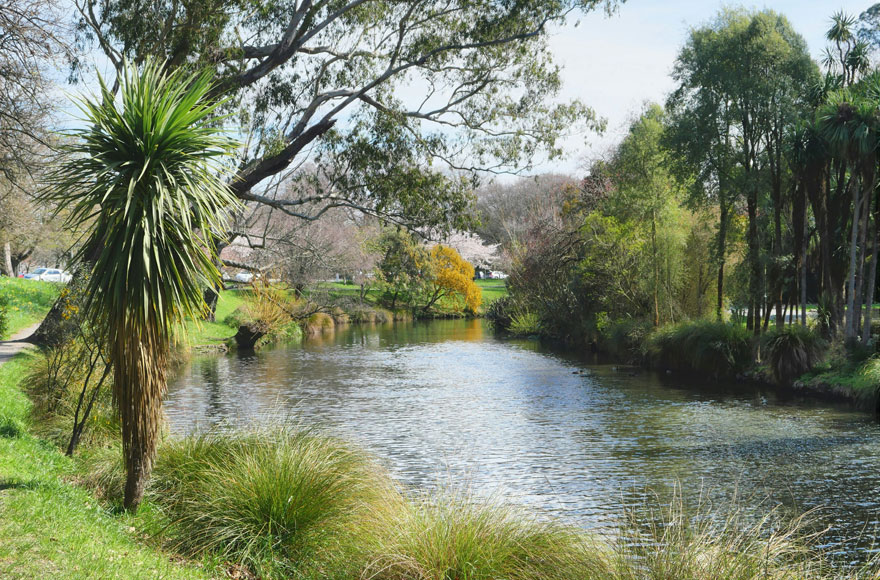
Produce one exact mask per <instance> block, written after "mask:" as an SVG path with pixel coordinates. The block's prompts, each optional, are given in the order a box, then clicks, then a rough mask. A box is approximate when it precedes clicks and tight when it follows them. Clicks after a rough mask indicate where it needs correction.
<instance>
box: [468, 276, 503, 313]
mask: <svg viewBox="0 0 880 580" xmlns="http://www.w3.org/2000/svg"><path fill="white" fill-rule="evenodd" d="M474 282H476V283H477V286H479V287H480V290H481V291H482V292H483V308H484V309H485V308H486V307H487V306H489V305H490V304H492V303H493V302H495V301H496V300H498V299H499V298H504V297H505V296H507V282H505V281H504V280H474Z"/></svg>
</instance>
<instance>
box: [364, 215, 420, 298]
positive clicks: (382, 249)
mask: <svg viewBox="0 0 880 580" xmlns="http://www.w3.org/2000/svg"><path fill="white" fill-rule="evenodd" d="M376 248H377V250H378V251H379V253H380V254H381V255H382V257H381V259H380V260H379V264H378V266H377V280H378V282H379V287H380V290H381V292H382V295H383V300H384V301H385V302H386V304H388V306H389V307H390V308H391V309H392V310H394V309H395V308H397V306H398V303H401V302H402V303H404V304H407V305H413V304H414V303H415V301H416V297H417V296H419V295H420V294H421V293H422V286H423V285H424V284H425V276H424V272H425V271H426V269H427V264H428V261H429V258H428V253H427V251H426V249H425V247H424V246H422V245H421V244H419V243H418V242H417V241H416V240H415V239H414V238H413V236H412V234H410V233H409V232H406V231H404V230H402V229H399V228H394V229H388V230H386V231H385V232H384V233H383V234H382V235H381V236H380V237H379V239H378V241H377V242H376Z"/></svg>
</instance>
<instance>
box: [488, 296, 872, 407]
mask: <svg viewBox="0 0 880 580" xmlns="http://www.w3.org/2000/svg"><path fill="white" fill-rule="evenodd" d="M493 322H495V324H496V327H500V328H501V331H502V333H504V334H506V335H508V336H518V335H520V336H522V335H525V336H533V337H542V338H543V339H545V340H550V341H554V340H559V339H554V338H552V337H550V338H547V337H546V336H545V335H546V334H547V333H546V332H545V329H543V328H542V327H541V325H540V321H539V320H538V319H537V317H535V316H530V315H529V314H528V313H525V314H523V313H518V314H515V315H514V316H507V317H506V318H505V317H502V318H501V320H500V321H499V320H497V319H496V320H494V321H493ZM499 322H500V324H499ZM505 325H506V326H505ZM562 342H563V343H564V344H568V348H573V347H574V345H581V346H579V347H577V348H587V349H589V350H591V351H593V352H599V353H602V354H603V355H605V356H608V357H610V358H611V359H612V360H614V361H616V362H619V363H621V364H625V365H634V366H639V367H642V368H645V369H653V370H658V371H661V372H665V373H669V374H678V375H682V376H685V377H689V378H699V379H701V380H702V381H712V382H717V381H738V382H743V383H755V384H760V385H762V386H764V387H767V388H770V389H774V390H777V391H778V392H780V393H784V394H788V393H796V394H798V395H803V396H808V397H812V398H816V399H818V400H823V401H829V402H836V403H845V404H848V405H850V406H852V407H853V408H856V409H859V410H866V411H871V412H873V411H876V410H877V409H878V404H880V354H877V353H876V352H875V351H874V349H873V347H872V348H867V349H866V348H864V347H861V346H852V347H848V346H846V345H844V344H843V343H842V342H841V341H832V342H829V341H826V340H825V339H823V338H821V337H820V336H819V334H818V332H817V331H816V330H815V329H813V328H811V327H806V328H805V327H801V326H800V325H786V326H784V327H782V328H776V327H775V326H774V327H771V328H770V329H769V330H768V332H766V333H765V334H763V335H762V336H761V337H755V336H754V335H753V334H752V332H750V331H748V330H747V329H746V328H745V326H744V325H742V324H737V323H733V322H718V321H714V320H695V321H689V322H683V323H679V324H675V325H668V326H663V327H659V328H655V327H654V326H653V325H652V324H651V323H650V322H649V321H645V320H636V319H624V320H619V321H615V322H608V323H605V324H603V325H601V326H600V327H599V328H598V329H596V331H595V332H593V333H592V334H591V336H590V337H588V338H584V339H582V340H574V341H572V340H568V341H565V340H563V341H562ZM572 343H574V345H573V344H572ZM585 343H586V345H585Z"/></svg>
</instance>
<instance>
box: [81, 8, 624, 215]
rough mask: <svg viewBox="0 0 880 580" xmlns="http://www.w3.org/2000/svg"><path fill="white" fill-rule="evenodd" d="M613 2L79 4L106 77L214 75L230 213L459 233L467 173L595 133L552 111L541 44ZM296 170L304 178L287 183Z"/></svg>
mask: <svg viewBox="0 0 880 580" xmlns="http://www.w3.org/2000/svg"><path fill="white" fill-rule="evenodd" d="M614 4H615V2H614V0H607V1H602V0H530V1H523V0H515V1H512V2H497V1H495V0H452V1H438V0H414V1H409V2H399V1H395V0H350V1H347V2H341V1H336V0H298V1H294V2H291V1H281V0H269V1H267V2H260V3H258V4H253V3H250V2H247V1H245V0H191V1H187V2H143V1H142V0H109V1H104V0H101V1H99V0H77V6H78V8H79V11H80V14H81V22H80V27H79V30H80V31H81V36H82V39H83V40H92V41H94V42H95V43H97V45H98V46H99V47H100V48H101V49H102V50H103V52H104V53H105V54H106V55H107V57H108V58H109V59H110V60H111V62H113V63H114V64H115V65H116V66H117V68H118V67H120V63H121V62H122V59H123V58H124V57H128V58H130V59H132V60H133V61H135V62H140V61H142V60H143V59H144V58H146V57H147V56H150V55H152V56H154V57H156V58H157V59H159V60H161V61H163V62H164V63H165V66H166V67H167V68H168V69H172V70H173V69H176V68H178V67H188V66H192V65H199V66H208V67H210V68H212V69H213V70H214V72H215V74H216V78H217V79H218V84H217V86H216V88H215V93H217V94H228V95H231V96H232V97H233V98H232V99H231V100H230V101H229V102H228V104H227V110H229V111H231V112H234V117H233V121H234V122H235V123H236V124H237V125H238V126H239V127H242V128H245V130H247V132H248V139H247V140H246V146H245V148H244V149H243V150H241V152H240V165H239V168H238V172H237V175H236V176H235V179H233V180H232V181H231V182H230V183H231V187H232V189H233V191H234V192H235V194H236V195H237V196H238V198H239V199H241V200H243V201H246V202H253V203H258V204H263V205H266V206H269V207H273V208H275V209H276V210H278V211H279V212H282V213H287V214H289V215H292V216H294V217H297V218H301V219H305V220H315V219H319V218H320V217H321V216H322V215H324V213H325V212H326V211H327V210H328V209H330V208H334V207H347V208H352V209H357V210H359V211H362V212H364V213H367V214H373V215H379V216H382V217H383V218H385V219H387V220H390V221H392V222H395V223H398V224H404V225H407V226H428V225H430V226H444V227H447V226H452V225H455V226H460V225H467V222H468V214H467V211H466V210H467V209H468V206H469V204H470V196H469V192H470V190H471V189H472V186H473V183H474V182H473V178H474V171H475V170H477V169H485V170H489V171H507V170H511V169H512V168H515V169H517V170H519V169H523V168H527V167H528V161H529V160H530V159H531V157H532V156H533V155H534V154H535V153H537V152H539V151H546V152H548V153H549V154H550V155H551V156H554V155H556V154H558V153H559V148H558V146H557V141H556V139H557V136H558V135H559V134H560V133H561V132H562V131H563V130H569V129H570V128H571V127H572V125H586V126H589V127H593V128H597V127H599V125H600V123H598V122H597V120H596V118H595V116H594V114H593V112H592V111H591V110H590V109H588V108H587V107H585V106H583V105H582V104H580V103H577V102H574V103H567V104H559V105H557V104H552V103H553V99H552V96H553V95H554V94H556V93H557V91H558V90H559V88H560V79H559V74H558V69H557V67H556V66H555V65H554V64H553V63H552V60H551V58H550V55H549V52H548V49H547V35H546V30H547V27H548V25H551V24H554V23H559V22H562V21H563V20H564V19H565V18H566V16H567V15H569V14H570V13H572V12H574V11H584V12H587V11H590V10H593V9H595V8H596V7H597V6H599V5H605V6H606V7H608V8H609V9H610V8H611V7H613V6H614ZM306 160H310V161H311V162H312V166H313V167H314V168H316V171H308V172H299V171H298V168H300V167H302V166H303V164H304V163H305V161H306ZM283 180H287V181H291V180H292V181H293V182H294V183H295V184H297V187H294V189H293V191H289V190H288V191H285V190H284V189H279V188H276V187H275V186H276V185H277V184H278V183H280V182H281V181H283ZM306 192H308V194H306Z"/></svg>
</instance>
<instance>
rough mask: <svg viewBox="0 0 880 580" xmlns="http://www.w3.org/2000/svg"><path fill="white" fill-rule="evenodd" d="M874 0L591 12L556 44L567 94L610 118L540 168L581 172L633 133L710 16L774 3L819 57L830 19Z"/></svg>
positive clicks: (633, 2) (668, 0) (641, 0)
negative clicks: (634, 122)
mask: <svg viewBox="0 0 880 580" xmlns="http://www.w3.org/2000/svg"><path fill="white" fill-rule="evenodd" d="M873 4H874V2H871V1H867V2H866V1H861V2H855V1H852V0H839V1H837V2H835V1H827V0H826V1H820V0H784V1H782V0H781V1H774V2H766V3H764V4H750V3H748V2H746V3H730V2H719V1H716V0H704V1H700V0H628V1H627V2H626V3H625V4H623V5H622V6H620V8H619V10H618V12H617V14H615V15H613V16H610V17H606V16H605V15H604V14H603V13H602V12H595V13H593V14H590V15H587V16H584V17H582V18H581V19H580V23H579V24H578V25H577V26H575V25H574V24H573V23H572V24H570V25H568V26H565V27H563V28H558V29H555V30H553V31H552V33H551V40H550V46H551V49H552V51H553V53H554V55H555V57H556V59H557V62H558V63H559V64H561V65H562V66H563V67H564V68H563V75H562V78H563V93H562V96H563V97H564V98H565V99H572V98H578V99H580V100H582V101H583V102H584V103H586V104H587V105H589V106H591V107H592V108H593V109H594V110H595V111H596V113H597V114H598V115H599V116H601V117H604V118H606V119H607V121H608V127H607V129H606V132H605V134H604V135H602V136H597V135H595V134H589V135H575V136H572V137H570V138H568V139H566V141H565V149H566V153H567V158H566V159H564V160H562V161H554V162H551V163H541V164H540V165H538V166H537V167H536V168H535V171H534V173H542V172H548V171H552V172H560V173H572V174H581V173H583V172H584V170H585V167H586V164H587V162H588V161H589V159H591V158H595V157H601V156H602V155H603V154H604V153H605V152H607V150H608V149H609V148H610V147H611V146H613V144H615V143H617V142H619V141H620V139H621V138H622V137H623V136H624V135H625V133H626V127H627V125H628V123H629V120H630V119H632V118H633V116H634V115H636V114H638V112H639V111H640V110H641V108H642V107H643V106H644V104H645V103H648V102H658V103H662V102H663V101H664V100H665V98H666V95H667V94H668V93H669V92H671V91H672V89H673V88H674V82H673V80H672V78H671V77H670V73H671V71H672V67H673V63H674V62H675V57H676V56H677V54H678V51H679V49H680V48H681V47H682V45H683V44H684V43H685V41H686V40H687V37H688V31H689V30H690V29H691V28H695V27H699V26H701V25H703V24H706V23H708V22H709V21H711V20H712V19H713V18H714V16H715V15H717V14H718V11H719V10H720V9H721V8H722V7H724V6H738V5H744V6H745V7H746V8H749V9H756V10H761V9H764V8H769V9H772V10H775V11H777V12H779V13H781V14H784V15H785V16H787V17H788V19H789V21H790V22H791V24H792V26H793V28H794V29H795V30H796V31H797V32H799V33H800V34H801V35H802V36H803V37H804V38H805V39H806V41H807V45H808V46H809V48H810V53H811V54H812V55H813V58H815V59H817V60H818V59H819V57H820V54H821V52H822V50H823V49H824V47H825V44H826V43H825V32H826V31H827V29H828V27H829V22H830V18H831V16H832V15H833V14H834V13H835V12H837V11H839V10H843V11H844V12H847V13H849V14H853V15H856V16H858V15H859V14H861V13H862V12H863V11H864V10H865V9H867V8H868V7H869V6H871V5H873Z"/></svg>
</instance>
